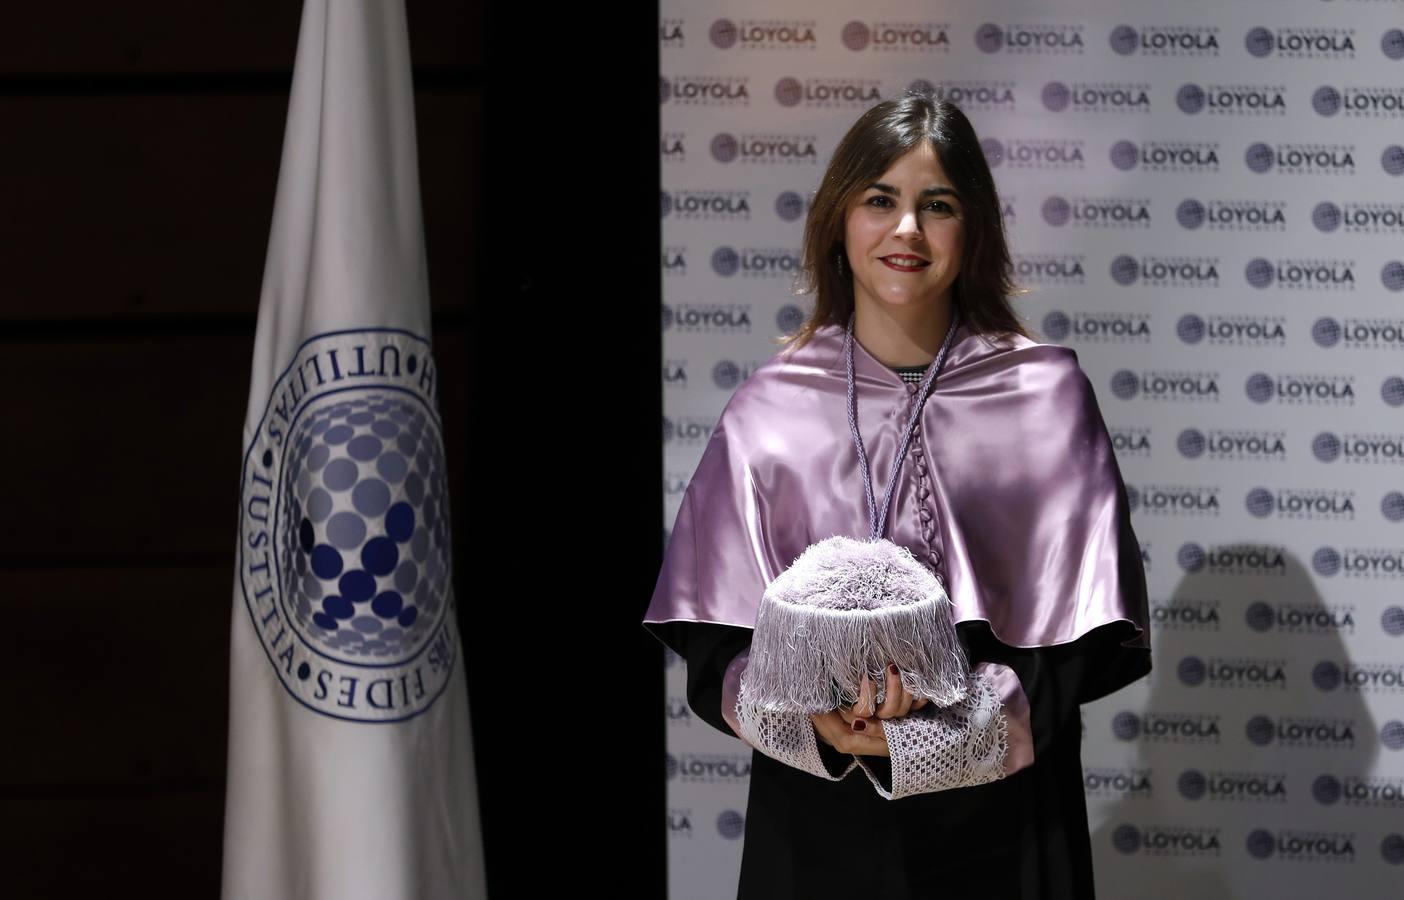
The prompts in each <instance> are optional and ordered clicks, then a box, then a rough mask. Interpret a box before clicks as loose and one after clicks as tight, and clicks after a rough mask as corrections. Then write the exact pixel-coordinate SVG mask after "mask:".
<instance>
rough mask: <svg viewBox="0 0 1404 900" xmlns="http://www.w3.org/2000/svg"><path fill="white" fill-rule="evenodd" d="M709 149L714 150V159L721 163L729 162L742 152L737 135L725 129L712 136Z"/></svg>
mask: <svg viewBox="0 0 1404 900" xmlns="http://www.w3.org/2000/svg"><path fill="white" fill-rule="evenodd" d="M709 149H710V150H711V151H712V159H715V160H716V161H717V162H719V163H729V162H731V161H732V160H734V159H735V158H736V154H738V153H740V152H741V144H740V143H739V142H738V141H737V140H736V136H735V135H733V134H727V133H726V132H724V131H723V132H721V133H719V134H718V135H717V136H716V137H714V138H712V143H711V144H710V146H709Z"/></svg>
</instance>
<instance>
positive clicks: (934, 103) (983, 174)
mask: <svg viewBox="0 0 1404 900" xmlns="http://www.w3.org/2000/svg"><path fill="white" fill-rule="evenodd" d="M922 141H929V142H930V144H931V147H932V149H933V150H935V152H936V156H937V158H938V159H939V160H940V161H941V168H942V169H944V170H945V172H946V175H947V177H949V178H950V179H951V183H952V187H954V188H955V189H956V193H957V195H958V196H959V197H960V201H961V209H962V210H963V216H964V219H963V225H964V228H965V240H964V242H963V243H964V246H963V248H962V251H961V261H960V274H958V275H957V276H956V279H955V281H954V283H953V284H952V286H951V302H952V303H953V304H954V305H955V307H956V308H957V309H958V310H959V311H960V316H961V320H962V322H963V323H964V324H965V326H966V327H967V328H968V329H969V330H970V331H971V332H972V333H974V334H990V335H993V334H1001V333H1010V332H1012V333H1015V334H1020V335H1023V336H1024V337H1029V332H1028V331H1027V330H1026V329H1025V327H1024V325H1023V323H1022V322H1021V321H1020V320H1019V317H1018V315H1017V314H1016V313H1015V312H1014V309H1013V307H1011V306H1010V304H1009V298H1010V297H1011V296H1014V295H1016V294H1021V293H1023V291H1022V290H1020V289H1018V288H1017V287H1016V286H1015V285H1014V282H1013V277H1012V270H1013V263H1012V261H1011V260H1010V257H1009V245H1008V243H1007V242H1006V240H1005V236H1004V218H1003V215H1002V214H1001V212H1000V206H999V195H998V194H997V193H996V191H995V184H994V176H992V175H991V174H990V167H989V165H988V164H987V163H986V162H985V154H984V151H983V150H982V149H981V147H980V141H979V138H977V137H976V136H975V129H974V128H972V127H971V125H970V120H969V119H967V118H966V117H965V113H963V112H961V111H960V108H959V107H957V106H956V105H955V104H954V103H951V102H950V101H949V100H946V99H944V98H941V97H938V96H933V95H931V94H927V93H919V92H915V91H908V92H907V93H906V94H905V95H903V96H902V97H899V98H896V99H893V100H884V101H883V102H882V103H879V104H878V105H876V106H874V107H872V108H871V109H869V110H868V111H867V112H865V113H863V115H861V116H859V117H858V121H856V122H854V123H853V126H852V127H851V128H849V129H848V133H847V134H845V135H844V136H843V140H841V141H839V144H838V147H836V148H835V149H834V155H833V157H832V158H831V159H830V160H829V167H828V169H827V170H825V172H824V178H823V180H822V181H821V182H820V183H819V189H818V190H817V191H815V193H814V198H813V201H812V202H811V204H810V207H809V214H808V215H807V216H806V218H805V222H804V245H803V247H802V248H801V251H800V271H799V280H798V283H797V290H798V292H799V293H806V294H808V293H812V294H814V295H815V296H814V310H813V312H811V313H810V315H809V318H808V319H807V320H806V321H805V323H804V325H803V326H801V327H800V329H799V330H798V331H796V332H795V333H793V334H788V335H785V336H784V337H782V338H780V339H779V342H780V343H785V344H789V345H792V349H797V348H799V347H803V346H804V345H805V344H807V343H808V342H809V340H810V338H812V337H813V336H814V332H815V331H817V330H818V329H820V328H822V327H823V326H825V325H838V326H839V327H842V328H846V327H847V326H848V318H849V316H850V314H852V312H853V304H854V299H853V282H852V280H851V278H845V277H844V276H843V275H841V274H839V268H838V258H839V253H840V252H841V251H842V248H843V236H844V215H845V211H846V210H847V208H848V204H849V202H850V201H851V200H852V199H853V197H854V196H855V195H856V194H858V193H859V192H861V191H862V190H863V188H864V187H866V186H867V185H868V184H871V183H872V182H873V181H875V180H876V179H878V178H879V177H881V176H882V173H884V172H886V171H887V170H888V169H889V168H891V167H892V165H893V164H894V163H895V162H896V161H897V160H898V159H899V158H901V157H902V156H904V155H905V154H907V153H908V152H910V151H911V150H913V149H915V148H916V147H917V146H918V145H920V143H921V142H922Z"/></svg>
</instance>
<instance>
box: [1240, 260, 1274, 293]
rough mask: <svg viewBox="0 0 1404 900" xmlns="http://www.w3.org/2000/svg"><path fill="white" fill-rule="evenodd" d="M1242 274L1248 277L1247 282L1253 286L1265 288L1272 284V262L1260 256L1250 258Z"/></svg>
mask: <svg viewBox="0 0 1404 900" xmlns="http://www.w3.org/2000/svg"><path fill="white" fill-rule="evenodd" d="M1243 274H1244V276H1245V277H1246V278H1247V279H1248V284H1249V285H1250V286H1252V287H1255V288H1265V287H1267V286H1268V285H1270V284H1272V281H1273V270H1272V263H1271V262H1269V261H1268V260H1266V259H1263V258H1262V257H1261V256H1259V257H1257V258H1256V259H1250V260H1249V261H1248V265H1247V266H1246V267H1245V268H1244V270H1243Z"/></svg>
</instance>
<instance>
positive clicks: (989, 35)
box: [975, 22, 1004, 53]
mask: <svg viewBox="0 0 1404 900" xmlns="http://www.w3.org/2000/svg"><path fill="white" fill-rule="evenodd" d="M975 46H976V47H979V48H980V50H982V51H983V52H985V53H998V52H999V50H1000V48H1001V47H1003V46H1004V29H1003V28H1000V27H999V26H998V25H996V24H994V23H993V22H986V23H985V24H983V25H981V26H980V27H979V28H977V29H975Z"/></svg>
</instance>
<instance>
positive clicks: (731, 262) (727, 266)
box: [712, 247, 741, 278]
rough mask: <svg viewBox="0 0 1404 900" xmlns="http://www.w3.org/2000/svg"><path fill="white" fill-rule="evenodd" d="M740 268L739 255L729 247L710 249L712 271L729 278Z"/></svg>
mask: <svg viewBox="0 0 1404 900" xmlns="http://www.w3.org/2000/svg"><path fill="white" fill-rule="evenodd" d="M740 269H741V257H740V255H738V254H737V252H736V251H735V250H733V249H732V248H730V247H718V248H717V249H716V250H713V251H712V271H713V272H716V273H717V274H718V275H720V276H722V277H723V278H730V277H731V276H733V275H735V274H736V273H737V272H738V271H740Z"/></svg>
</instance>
